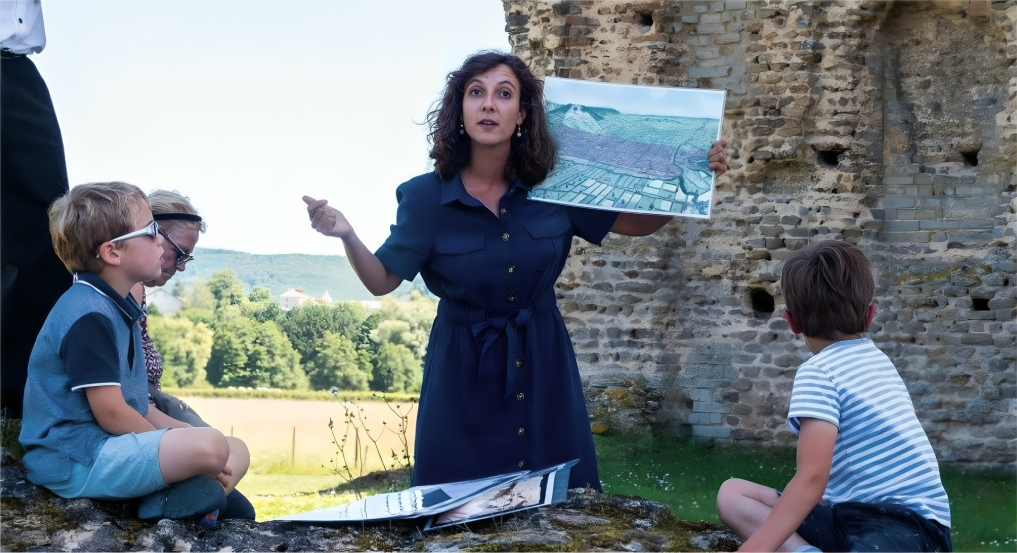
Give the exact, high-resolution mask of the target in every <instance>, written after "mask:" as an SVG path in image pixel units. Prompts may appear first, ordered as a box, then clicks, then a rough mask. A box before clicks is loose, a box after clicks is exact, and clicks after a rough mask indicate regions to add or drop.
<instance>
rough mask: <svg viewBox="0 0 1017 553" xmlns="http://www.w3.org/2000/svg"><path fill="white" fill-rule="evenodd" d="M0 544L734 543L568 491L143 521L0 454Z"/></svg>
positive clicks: (419, 546)
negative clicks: (344, 514) (291, 516)
mask: <svg viewBox="0 0 1017 553" xmlns="http://www.w3.org/2000/svg"><path fill="white" fill-rule="evenodd" d="M0 501H2V508H3V511H2V517H0V549H3V550H4V551H368V550H385V551H605V550H610V551H734V550H735V549H736V548H737V547H738V545H739V544H740V540H739V539H738V537H737V536H735V535H734V534H733V533H731V532H730V531H728V530H727V529H725V528H724V527H722V526H718V525H716V524H711V523H707V522H689V521H685V520H682V519H680V518H678V517H677V516H676V515H675V514H674V513H672V512H671V509H670V508H669V507H668V506H667V505H664V504H662V503H658V502H655V501H649V500H646V499H641V498H638V497H628V496H619V495H613V494H607V493H598V492H595V491H592V490H586V491H584V490H572V491H570V492H569V495H568V500H567V501H566V502H564V503H562V504H559V505H555V506H554V507H549V508H542V509H533V510H529V511H524V512H522V513H518V514H515V515H510V516H505V517H500V518H494V519H489V520H485V521H481V522H476V523H471V524H469V525H463V526H459V527H452V528H447V529H442V530H436V531H432V532H426V533H425V532H421V531H420V528H421V527H422V525H421V523H420V521H412V520H411V521H396V522H392V523H385V524H373V525H355V526H337V527H323V526H309V525H302V524H294V523H281V522H263V523H258V522H253V521H234V520H227V521H222V522H220V524H219V527H218V528H217V529H215V530H209V529H207V528H204V527H202V526H200V525H198V523H197V522H190V521H170V520H163V521H160V522H158V523H151V522H142V521H139V520H138V519H136V518H133V513H134V508H133V506H132V504H131V503H130V502H109V501H92V500H87V499H70V500H69V499H62V498H60V497H57V496H55V495H53V494H52V493H50V492H49V491H48V490H45V489H42V488H39V487H37V486H35V485H33V484H31V483H30V482H28V481H27V480H26V479H25V472H24V468H23V466H22V465H21V463H20V461H18V460H17V459H15V458H14V457H13V456H11V455H9V454H7V453H6V452H5V453H3V467H2V470H0Z"/></svg>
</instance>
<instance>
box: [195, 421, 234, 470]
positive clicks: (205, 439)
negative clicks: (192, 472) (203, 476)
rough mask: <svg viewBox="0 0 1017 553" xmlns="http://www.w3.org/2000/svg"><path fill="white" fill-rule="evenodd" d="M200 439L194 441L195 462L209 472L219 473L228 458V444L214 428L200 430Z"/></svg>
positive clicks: (224, 437)
mask: <svg viewBox="0 0 1017 553" xmlns="http://www.w3.org/2000/svg"><path fill="white" fill-rule="evenodd" d="M201 430H202V434H201V438H200V439H198V440H195V443H194V447H195V450H196V451H195V455H196V460H197V461H198V462H199V463H200V464H201V465H202V466H203V467H204V468H206V469H207V471H209V472H219V471H221V470H222V468H223V467H225V466H226V461H227V460H228V459H229V456H230V443H229V442H228V441H227V440H226V436H223V434H222V432H219V431H218V430H216V429H214V428H202V429H201Z"/></svg>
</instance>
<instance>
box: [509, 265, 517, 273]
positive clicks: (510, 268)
mask: <svg viewBox="0 0 1017 553" xmlns="http://www.w3.org/2000/svg"><path fill="white" fill-rule="evenodd" d="M509 272H510V273H514V272H516V266H515V265H509Z"/></svg>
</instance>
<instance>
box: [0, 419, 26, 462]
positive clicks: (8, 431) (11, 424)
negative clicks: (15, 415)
mask: <svg viewBox="0 0 1017 553" xmlns="http://www.w3.org/2000/svg"><path fill="white" fill-rule="evenodd" d="M20 434H21V419H11V418H8V417H4V416H0V445H2V446H3V448H4V451H7V452H9V453H10V454H11V455H13V456H15V457H16V458H18V459H21V458H22V457H24V456H25V448H23V447H21V442H19V441H18V436H19V435H20Z"/></svg>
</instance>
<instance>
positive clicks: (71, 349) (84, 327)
mask: <svg viewBox="0 0 1017 553" xmlns="http://www.w3.org/2000/svg"><path fill="white" fill-rule="evenodd" d="M60 359H62V360H63V362H64V368H65V369H66V370H67V376H68V378H69V384H70V386H71V390H76V389H78V388H85V387H89V386H99V385H115V386H119V385H120V355H119V353H118V349H117V342H116V334H115V333H114V331H113V322H112V321H110V320H109V318H108V317H105V316H103V315H101V314H99V313H89V314H87V315H85V316H84V317H81V318H80V319H78V320H77V321H75V323H74V324H73V325H72V326H71V328H70V329H69V330H68V331H67V335H66V336H64V341H63V343H61V344H60Z"/></svg>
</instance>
